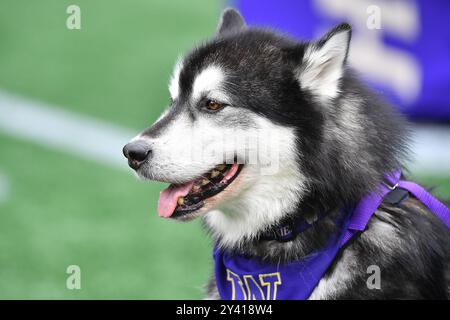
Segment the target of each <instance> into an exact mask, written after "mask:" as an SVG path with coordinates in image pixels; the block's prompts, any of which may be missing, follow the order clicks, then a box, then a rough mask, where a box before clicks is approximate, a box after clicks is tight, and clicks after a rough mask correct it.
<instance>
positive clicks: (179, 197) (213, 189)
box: [158, 163, 243, 218]
mask: <svg viewBox="0 0 450 320" xmlns="http://www.w3.org/2000/svg"><path fill="white" fill-rule="evenodd" d="M242 166H243V165H241V164H237V163H233V164H221V165H218V166H216V167H215V168H214V169H212V170H211V171H209V172H208V173H206V174H203V175H202V176H201V177H199V178H197V179H195V180H192V181H190V182H186V183H184V184H171V185H170V186H169V187H168V188H167V189H164V190H163V191H161V193H160V194H159V199H158V213H159V216H161V217H164V218H181V217H183V216H185V215H188V214H190V213H193V212H195V211H197V210H199V209H200V208H202V207H203V206H204V205H205V202H204V201H205V200H206V199H208V198H212V197H213V196H215V195H217V194H218V193H220V192H222V191H223V190H224V189H225V188H226V187H227V186H229V185H230V184H231V183H232V182H233V180H234V179H235V178H236V177H237V176H238V175H239V173H240V171H241V169H242Z"/></svg>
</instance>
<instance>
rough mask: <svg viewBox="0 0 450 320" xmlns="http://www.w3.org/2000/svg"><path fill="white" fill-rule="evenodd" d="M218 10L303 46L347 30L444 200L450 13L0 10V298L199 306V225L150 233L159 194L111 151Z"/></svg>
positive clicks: (158, 103)
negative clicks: (194, 302)
mask: <svg viewBox="0 0 450 320" xmlns="http://www.w3.org/2000/svg"><path fill="white" fill-rule="evenodd" d="M70 5H77V6H78V8H79V9H80V13H81V14H80V17H81V20H80V21H81V23H80V26H81V29H70V28H68V25H67V23H68V19H69V20H70V16H71V14H73V11H70V10H69V13H68V12H67V10H68V7H69V6H70ZM227 5H233V6H235V7H237V8H239V9H240V10H241V12H242V14H243V16H244V17H245V18H246V20H247V22H248V23H249V24H252V25H259V26H269V27H273V28H276V29H278V30H280V31H283V32H285V33H288V34H290V35H292V36H294V37H297V38H301V39H311V38H315V37H317V36H318V35H320V34H322V33H323V32H324V31H325V30H327V29H328V28H329V27H331V26H332V25H335V24H337V23H339V22H342V21H347V22H349V23H351V24H352V25H353V27H354V33H353V40H352V46H351V49H350V52H351V53H350V57H349V61H350V63H351V64H352V65H353V66H354V67H355V68H356V69H357V70H358V71H359V72H360V73H361V75H362V76H363V78H364V79H365V80H366V81H367V82H368V83H369V84H370V85H371V86H373V88H374V89H376V90H377V91H379V92H381V93H382V94H384V95H385V96H386V97H387V98H388V99H389V100H390V101H392V102H393V103H395V105H396V106H397V107H398V108H399V110H400V111H402V112H403V113H404V114H405V115H406V116H407V117H408V118H410V119H411V120H412V121H413V122H414V134H413V135H414V145H413V151H414V155H415V156H414V158H413V159H412V161H411V166H410V168H411V175H412V176H414V177H415V178H416V179H417V180H419V181H420V182H422V183H425V184H429V185H434V186H437V187H436V189H435V192H436V193H437V194H438V195H440V196H442V197H447V198H450V127H449V126H448V124H449V123H450V95H449V94H448V92H450V68H449V66H450V65H449V64H450V62H449V61H450V59H449V58H450V57H449V54H450V50H449V46H450V29H449V28H448V27H447V22H448V19H449V18H450V3H449V2H448V1H445V0H435V1H425V0H423V1H419V0H417V1H412V0H411V1H408V0H401V1H400V0H398V1H397V0H395V1H393V0H385V1H380V0H370V1H369V0H368V1H365V0H352V1H347V0H333V1H331V0H329V1H327V0H314V1H313V0H308V1H296V0H284V1H269V0H257V1H256V0H240V1H232V2H226V1H212V0H191V1H182V0H169V1H167V0H166V1H163V0H128V1H125V0H119V1H114V2H112V1H107V0H89V1H88V0H77V1H65V0H39V1H25V0H2V1H1V2H0V298H2V299H56V298H59V299H119V298H124V299H169V298H170V299H197V298H201V297H202V290H203V285H204V283H205V282H206V281H207V279H208V277H209V274H210V272H211V270H212V261H211V246H212V244H211V243H210V241H209V239H208V237H207V236H206V234H205V233H204V231H203V230H202V228H201V225H200V222H199V221H196V222H193V223H189V224H179V223H174V222H171V221H165V220H163V219H160V218H158V217H157V214H156V200H157V196H158V193H159V190H161V189H162V188H163V184H158V183H143V182H138V181H137V179H135V178H134V176H133V175H132V173H131V171H130V170H128V167H127V164H126V161H125V160H124V159H122V154H121V148H122V146H123V144H124V143H125V142H127V141H128V140H129V139H130V138H131V137H133V136H134V135H135V134H136V133H137V132H138V131H140V130H141V129H143V128H144V127H147V126H148V125H149V124H151V123H152V122H153V121H154V120H155V119H156V118H157V116H158V115H159V113H160V112H161V110H162V109H163V108H164V107H165V106H166V104H167V102H168V99H169V94H168V90H167V82H168V80H169V76H170V73H171V70H172V66H173V64H174V62H175V61H176V59H177V57H178V56H179V55H181V54H182V53H184V52H186V50H188V49H189V48H191V47H192V46H193V45H194V44H195V43H199V42H201V41H203V40H205V39H207V38H208V37H209V36H211V35H212V34H213V33H214V30H215V27H216V24H217V20H218V16H219V14H220V11H221V10H222V9H223V8H224V7H225V6H227ZM71 21H72V20H70V21H69V25H70V23H71ZM72 22H73V21H72ZM72 25H73V24H72ZM69 265H78V266H80V268H81V290H68V289H67V287H66V279H67V277H68V274H67V273H66V269H67V267H68V266H69Z"/></svg>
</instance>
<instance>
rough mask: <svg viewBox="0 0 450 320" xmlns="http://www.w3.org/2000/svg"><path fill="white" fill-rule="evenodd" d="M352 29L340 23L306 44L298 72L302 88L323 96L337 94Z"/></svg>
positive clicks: (320, 96) (330, 96)
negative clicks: (316, 39)
mask: <svg viewBox="0 0 450 320" xmlns="http://www.w3.org/2000/svg"><path fill="white" fill-rule="evenodd" d="M351 32H352V30H351V27H350V25H349V24H347V23H343V24H340V25H338V26H336V27H335V28H333V29H332V30H331V31H329V32H328V33H327V34H326V35H325V36H324V37H322V38H321V39H320V40H319V41H317V42H312V43H310V44H309V45H308V46H307V47H306V49H305V51H304V56H303V61H302V64H301V68H300V69H299V70H298V74H297V76H298V80H299V82H300V86H301V88H302V89H306V90H309V91H310V92H312V93H313V94H315V95H318V96H319V98H325V99H330V98H334V97H336V96H337V95H338V94H339V82H340V79H341V77H342V75H343V73H344V69H345V64H346V60H347V55H348V48H349V44H350V38H351Z"/></svg>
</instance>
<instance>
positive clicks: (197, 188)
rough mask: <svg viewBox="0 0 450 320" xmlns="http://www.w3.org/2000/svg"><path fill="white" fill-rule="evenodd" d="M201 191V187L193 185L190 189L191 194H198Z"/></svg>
mask: <svg viewBox="0 0 450 320" xmlns="http://www.w3.org/2000/svg"><path fill="white" fill-rule="evenodd" d="M200 189H201V187H200V186H199V185H196V184H194V186H193V187H192V191H193V192H199V191H200Z"/></svg>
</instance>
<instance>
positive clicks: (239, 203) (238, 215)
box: [140, 66, 307, 246]
mask: <svg viewBox="0 0 450 320" xmlns="http://www.w3.org/2000/svg"><path fill="white" fill-rule="evenodd" d="M224 81H225V74H224V73H223V71H222V69H221V68H220V67H217V66H210V67H208V68H206V69H204V70H203V71H201V72H200V73H199V75H198V76H197V77H196V79H194V82H193V88H192V95H191V97H189V99H190V101H191V104H195V103H196V101H198V99H200V98H201V97H202V96H207V97H208V98H212V99H217V100H219V101H221V102H227V100H228V98H227V96H226V94H225V92H224V91H222V84H223V82H224ZM173 83H175V82H173ZM177 85H178V83H177ZM172 89H173V88H172ZM177 89H178V86H177ZM172 91H176V90H172ZM172 93H174V96H175V93H176V92H172ZM196 113H197V115H196V116H195V117H192V116H190V115H189V111H188V109H187V108H186V109H185V110H183V111H181V112H180V113H179V114H177V115H175V116H173V115H169V114H167V113H166V114H165V115H163V116H162V117H161V118H160V119H159V120H158V121H160V120H161V119H162V118H164V117H166V116H171V117H173V118H172V119H171V121H170V122H168V124H167V125H166V127H165V128H164V129H163V130H162V131H161V132H159V134H158V135H157V136H154V137H148V136H141V138H142V139H145V140H146V142H147V143H149V144H151V146H152V158H151V160H150V162H151V163H150V165H148V166H146V167H144V168H142V170H146V172H141V173H140V174H141V175H142V176H144V177H147V178H151V179H156V180H160V181H166V182H170V183H184V182H187V181H191V180H194V179H197V178H198V177H200V176H201V175H203V174H205V173H207V172H208V171H210V170H211V169H212V168H214V166H216V165H217V164H221V163H224V162H226V163H231V162H233V161H234V159H235V157H237V159H238V160H239V162H240V163H242V162H241V161H242V159H243V160H244V168H243V169H242V171H241V173H240V175H239V177H238V178H237V179H236V180H235V181H234V182H232V184H231V185H230V186H229V187H228V188H226V189H225V190H224V191H223V192H221V193H220V194H219V195H217V196H216V199H215V198H214V197H212V198H211V200H210V201H209V199H207V200H206V201H205V203H207V205H205V210H210V211H209V212H208V213H207V214H206V215H205V216H204V218H205V222H206V224H207V225H208V227H209V228H210V230H212V232H213V233H214V235H215V236H216V237H220V239H221V240H222V241H221V244H222V245H224V246H236V245H239V242H240V241H241V240H243V239H244V238H252V237H254V236H256V234H258V233H259V232H260V231H262V230H263V229H265V228H267V227H269V226H270V225H272V224H273V223H275V222H276V221H278V220H279V219H280V218H282V217H283V216H284V215H285V214H287V213H288V212H291V211H292V208H294V207H295V206H296V205H297V203H298V201H300V199H301V197H302V195H303V193H304V190H305V188H306V183H307V181H306V179H305V177H304V175H303V174H302V173H301V172H300V168H299V164H298V163H299V159H298V157H299V155H298V150H297V148H296V145H297V144H296V135H295V132H294V130H293V129H292V128H287V127H284V126H281V125H277V124H275V123H273V122H272V121H270V120H268V119H266V118H265V117H263V116H260V115H257V114H256V113H254V112H251V111H249V110H246V109H242V108H238V107H234V106H227V107H225V108H224V109H222V110H220V111H219V112H217V113H215V114H208V115H205V114H202V113H201V112H196ZM243 120H245V121H243Z"/></svg>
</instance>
